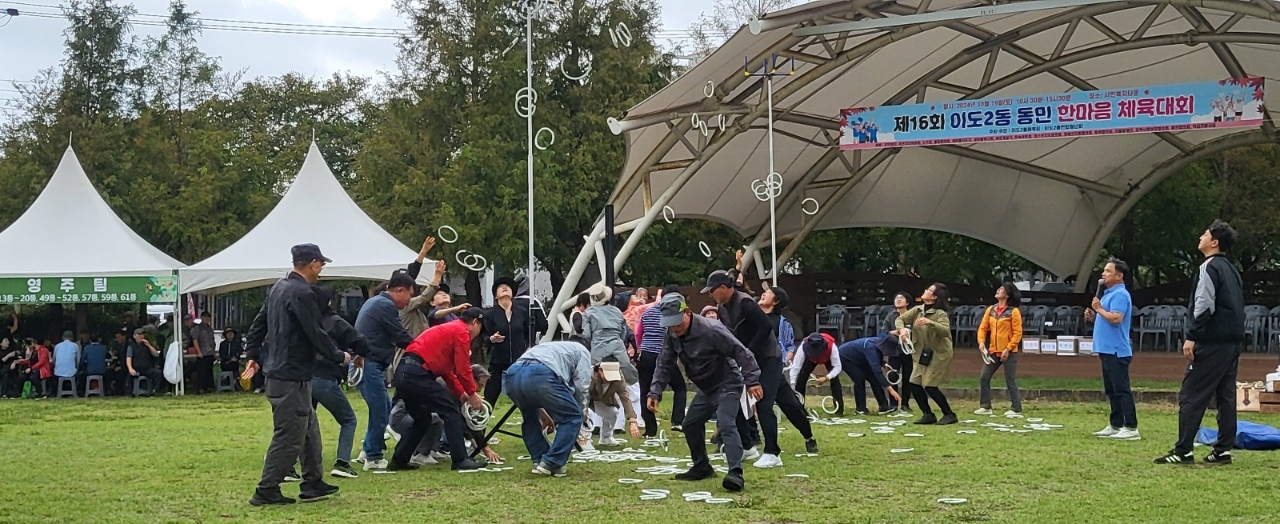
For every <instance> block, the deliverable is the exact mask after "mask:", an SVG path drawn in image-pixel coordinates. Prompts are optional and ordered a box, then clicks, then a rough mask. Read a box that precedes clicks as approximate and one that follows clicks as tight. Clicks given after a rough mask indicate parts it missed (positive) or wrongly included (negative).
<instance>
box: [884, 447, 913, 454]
mask: <svg viewBox="0 0 1280 524" xmlns="http://www.w3.org/2000/svg"><path fill="white" fill-rule="evenodd" d="M915 450H916V448H894V449H891V450H889V453H907V452H910V451H915Z"/></svg>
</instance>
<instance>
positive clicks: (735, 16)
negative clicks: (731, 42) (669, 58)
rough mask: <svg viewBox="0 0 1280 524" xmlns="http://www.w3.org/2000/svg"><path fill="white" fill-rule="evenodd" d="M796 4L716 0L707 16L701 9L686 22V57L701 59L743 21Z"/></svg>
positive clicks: (794, 0) (793, 0)
mask: <svg viewBox="0 0 1280 524" xmlns="http://www.w3.org/2000/svg"><path fill="white" fill-rule="evenodd" d="M799 3H801V0H715V5H714V6H712V9H711V14H710V15H708V14H707V13H706V12H705V11H704V12H702V13H701V14H699V15H698V19H697V20H696V21H694V22H693V23H692V24H689V38H690V42H689V44H690V48H689V49H688V55H687V56H690V57H692V59H693V63H694V64H696V63H698V62H701V61H702V60H703V59H705V58H707V57H708V56H711V53H712V52H713V51H715V50H716V48H718V47H720V44H723V43H724V42H725V41H726V40H728V39H729V37H731V36H733V34H734V33H736V32H738V29H740V28H742V26H743V25H744V24H746V23H748V22H750V21H752V20H759V19H760V18H762V17H764V15H766V14H769V13H772V12H774V11H781V10H783V9H786V8H788V7H792V6H794V5H796V4H799Z"/></svg>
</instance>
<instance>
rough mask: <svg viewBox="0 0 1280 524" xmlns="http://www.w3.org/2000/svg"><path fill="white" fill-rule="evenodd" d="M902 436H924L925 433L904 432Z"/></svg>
mask: <svg viewBox="0 0 1280 524" xmlns="http://www.w3.org/2000/svg"><path fill="white" fill-rule="evenodd" d="M902 436H904V437H923V436H924V434H923V433H903V434H902Z"/></svg>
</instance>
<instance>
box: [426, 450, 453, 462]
mask: <svg viewBox="0 0 1280 524" xmlns="http://www.w3.org/2000/svg"><path fill="white" fill-rule="evenodd" d="M430 457H431V458H432V459H433V460H435V461H437V462H439V461H441V460H444V459H447V458H450V457H449V454H448V453H441V452H439V451H436V450H434V449H433V450H431V455H430Z"/></svg>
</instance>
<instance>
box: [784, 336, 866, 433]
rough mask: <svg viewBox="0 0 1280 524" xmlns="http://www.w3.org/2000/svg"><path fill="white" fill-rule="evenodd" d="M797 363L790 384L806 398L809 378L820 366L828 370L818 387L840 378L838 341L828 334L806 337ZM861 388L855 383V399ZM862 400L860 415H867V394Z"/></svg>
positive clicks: (859, 406) (792, 366)
mask: <svg viewBox="0 0 1280 524" xmlns="http://www.w3.org/2000/svg"><path fill="white" fill-rule="evenodd" d="M795 358H796V362H795V363H793V364H792V365H791V376H790V381H789V384H791V385H792V386H793V387H795V388H796V392H797V393H799V394H800V397H801V398H804V394H805V391H804V390H805V386H806V385H808V382H809V376H810V375H811V374H813V370H814V369H817V367H818V366H822V367H823V368H825V369H826V370H827V374H826V375H822V376H819V377H818V385H819V386H822V385H826V383H827V382H828V381H831V380H833V379H835V378H836V377H839V376H840V371H841V366H842V364H841V362H840V352H839V351H837V350H836V339H835V338H834V337H832V336H831V335H828V334H826V333H814V334H812V335H809V336H807V337H805V339H804V342H801V343H800V349H799V350H797V351H796V356H795ZM851 376H852V375H851ZM859 387H861V383H860V382H856V381H855V382H854V383H853V388H854V398H859V397H858V395H857V392H858V388H859ZM861 398H862V400H861V401H860V402H858V403H857V404H858V414H859V415H866V414H867V412H866V411H867V409H866V408H867V393H866V391H863V392H862V396H861Z"/></svg>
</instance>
